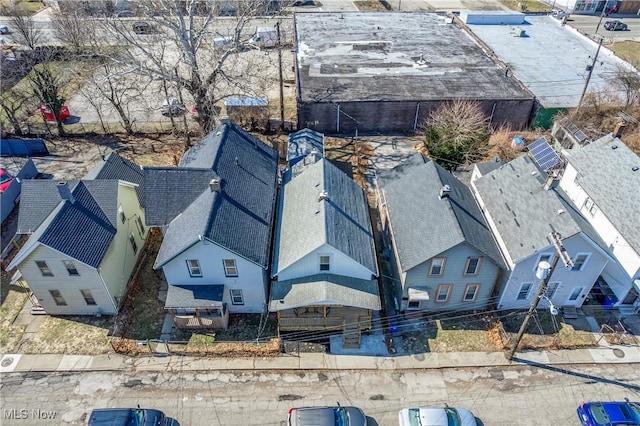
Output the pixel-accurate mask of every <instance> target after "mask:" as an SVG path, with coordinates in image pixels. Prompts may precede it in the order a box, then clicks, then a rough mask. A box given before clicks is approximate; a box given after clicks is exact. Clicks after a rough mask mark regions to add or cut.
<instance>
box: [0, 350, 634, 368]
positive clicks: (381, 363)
mask: <svg viewBox="0 0 640 426" xmlns="http://www.w3.org/2000/svg"><path fill="white" fill-rule="evenodd" d="M632 363H640V348H638V347H636V346H603V347H598V348H593V349H573V350H557V351H527V352H518V353H516V357H515V358H514V359H513V360H512V361H509V360H508V359H506V357H505V355H504V354H503V353H502V352H454V353H425V354H415V355H405V356H396V357H392V356H387V357H382V356H350V355H331V354H323V353H301V354H300V355H299V356H293V355H283V356H278V357H274V358H203V357H202V358H200V357H186V356H177V355H173V356H165V357H152V356H150V357H136V358H132V357H127V356H122V355H117V354H110V355H98V356H86V355H62V354H43V355H29V354H6V355H3V356H2V360H1V361H0V373H17V372H20V373H26V372H56V371H60V372H69V371H75V372H80V371H123V370H130V371H209V370H254V371H258V370H280V371H284V370H412V369H439V368H464V367H492V366H509V365H517V364H525V365H527V364H528V365H544V366H553V365H571V364H632Z"/></svg>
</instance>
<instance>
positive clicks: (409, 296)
mask: <svg viewBox="0 0 640 426" xmlns="http://www.w3.org/2000/svg"><path fill="white" fill-rule="evenodd" d="M378 184H379V185H378V191H379V193H378V197H379V200H378V201H379V206H380V214H381V221H382V225H383V230H384V236H385V242H386V244H387V247H388V249H389V250H388V251H389V257H390V260H391V264H392V266H393V268H394V275H396V276H397V281H396V282H397V284H398V285H397V293H398V295H397V298H398V300H399V303H398V306H399V307H400V309H401V310H422V311H427V312H440V311H455V310H459V311H462V310H470V309H484V308H486V307H487V306H488V305H489V304H491V303H492V302H493V301H494V299H493V298H492V296H493V292H494V287H495V285H496V282H497V280H498V278H499V277H500V273H501V270H502V268H504V262H503V260H502V257H501V255H500V252H499V250H498V247H497V246H496V243H495V241H494V239H493V236H492V235H491V231H490V229H489V227H488V225H487V223H486V222H485V220H484V217H483V216H482V212H481V211H480V209H479V207H478V205H477V204H476V201H475V199H474V198H473V195H472V194H471V191H470V190H469V188H467V187H466V186H465V185H464V184H463V183H462V182H460V181H459V180H457V179H456V178H455V177H454V176H453V175H451V174H450V173H449V172H447V171H446V170H445V169H443V168H442V167H440V166H439V165H437V164H436V163H435V162H433V161H430V160H428V159H426V158H425V157H423V156H422V155H421V154H415V155H413V156H412V157H411V158H409V159H408V160H406V161H405V162H403V163H402V164H400V165H398V166H396V167H395V168H393V169H392V170H389V171H386V172H383V173H381V174H380V176H379V179H378Z"/></svg>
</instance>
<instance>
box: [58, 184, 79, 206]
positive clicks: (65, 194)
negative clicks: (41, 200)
mask: <svg viewBox="0 0 640 426" xmlns="http://www.w3.org/2000/svg"><path fill="white" fill-rule="evenodd" d="M57 186H58V192H59V193H60V198H62V199H63V200H65V201H68V202H70V203H71V204H73V203H74V202H75V201H76V199H75V198H74V197H73V194H72V193H71V189H70V188H69V184H68V183H67V181H65V180H62V181H60V182H58V185H57Z"/></svg>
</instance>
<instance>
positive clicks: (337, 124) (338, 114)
mask: <svg viewBox="0 0 640 426" xmlns="http://www.w3.org/2000/svg"><path fill="white" fill-rule="evenodd" d="M336 132H337V133H340V104H338V109H337V114H336Z"/></svg>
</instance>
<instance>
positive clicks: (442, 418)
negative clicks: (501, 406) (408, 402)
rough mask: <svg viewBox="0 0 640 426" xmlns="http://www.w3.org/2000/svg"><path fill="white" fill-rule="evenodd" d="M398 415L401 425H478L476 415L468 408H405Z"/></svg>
mask: <svg viewBox="0 0 640 426" xmlns="http://www.w3.org/2000/svg"><path fill="white" fill-rule="evenodd" d="M398 416H399V421H400V426H478V423H477V422H476V418H475V416H474V415H473V413H471V411H469V410H467V409H466V408H453V407H417V408H403V409H402V410H400V413H399V415H398Z"/></svg>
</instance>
